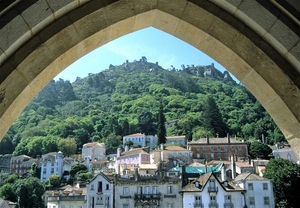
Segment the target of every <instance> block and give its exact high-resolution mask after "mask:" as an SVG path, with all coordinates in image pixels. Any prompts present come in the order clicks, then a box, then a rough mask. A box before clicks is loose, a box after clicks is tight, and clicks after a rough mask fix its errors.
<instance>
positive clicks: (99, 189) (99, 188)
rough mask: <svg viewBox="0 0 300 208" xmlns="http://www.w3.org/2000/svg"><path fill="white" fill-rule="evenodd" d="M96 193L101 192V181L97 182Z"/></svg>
mask: <svg viewBox="0 0 300 208" xmlns="http://www.w3.org/2000/svg"><path fill="white" fill-rule="evenodd" d="M98 193H102V181H99V182H98Z"/></svg>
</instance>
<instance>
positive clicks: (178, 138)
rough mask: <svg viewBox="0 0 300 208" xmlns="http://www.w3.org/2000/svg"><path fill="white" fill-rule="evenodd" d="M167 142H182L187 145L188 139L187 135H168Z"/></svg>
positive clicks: (184, 145) (182, 144) (181, 143)
mask: <svg viewBox="0 0 300 208" xmlns="http://www.w3.org/2000/svg"><path fill="white" fill-rule="evenodd" d="M166 144H180V145H181V146H183V147H186V144H187V141H186V138H185V136H167V137H166Z"/></svg>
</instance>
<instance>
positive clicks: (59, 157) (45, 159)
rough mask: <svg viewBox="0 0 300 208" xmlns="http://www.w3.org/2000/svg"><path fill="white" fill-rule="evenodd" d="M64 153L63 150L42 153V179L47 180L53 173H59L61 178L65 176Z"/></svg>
mask: <svg viewBox="0 0 300 208" xmlns="http://www.w3.org/2000/svg"><path fill="white" fill-rule="evenodd" d="M63 165H64V155H63V154H62V152H51V153H48V154H45V155H42V158H41V162H40V166H41V177H40V180H41V181H42V182H45V181H47V180H48V179H49V177H50V176H51V175H58V176H59V177H60V178H61V177H62V176H63V173H64V170H63Z"/></svg>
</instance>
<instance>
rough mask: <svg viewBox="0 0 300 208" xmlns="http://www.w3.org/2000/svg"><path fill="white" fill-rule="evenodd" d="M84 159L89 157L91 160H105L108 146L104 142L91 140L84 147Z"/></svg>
mask: <svg viewBox="0 0 300 208" xmlns="http://www.w3.org/2000/svg"><path fill="white" fill-rule="evenodd" d="M81 156H82V159H84V160H85V159H87V158H89V159H90V160H105V159H106V147H105V144H104V143H99V142H90V143H86V144H84V145H83V147H82V154H81Z"/></svg>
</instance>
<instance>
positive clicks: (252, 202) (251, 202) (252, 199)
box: [249, 197, 255, 205]
mask: <svg viewBox="0 0 300 208" xmlns="http://www.w3.org/2000/svg"><path fill="white" fill-rule="evenodd" d="M249 204H250V205H255V201H254V197H249Z"/></svg>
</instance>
